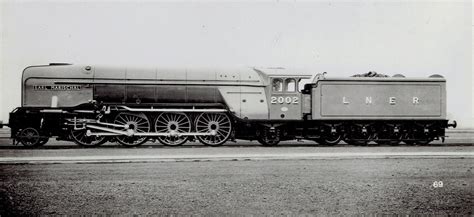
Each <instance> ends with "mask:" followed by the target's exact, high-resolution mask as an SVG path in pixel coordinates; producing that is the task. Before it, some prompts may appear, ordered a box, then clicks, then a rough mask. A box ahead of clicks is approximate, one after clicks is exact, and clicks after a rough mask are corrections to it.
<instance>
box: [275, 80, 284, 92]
mask: <svg viewBox="0 0 474 217" xmlns="http://www.w3.org/2000/svg"><path fill="white" fill-rule="evenodd" d="M272 90H273V91H275V92H281V91H282V90H283V81H282V80H281V79H279V78H275V79H273V82H272Z"/></svg>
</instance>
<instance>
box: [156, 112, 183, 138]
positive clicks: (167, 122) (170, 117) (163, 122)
mask: <svg viewBox="0 0 474 217" xmlns="http://www.w3.org/2000/svg"><path fill="white" fill-rule="evenodd" d="M155 132H157V133H170V135H169V136H160V137H158V141H160V142H161V143H162V144H163V145H169V146H177V145H182V144H184V143H185V142H186V141H187V140H188V137H187V136H180V135H179V133H189V132H191V120H190V119H189V117H188V116H187V115H186V114H184V113H162V114H160V115H159V116H158V117H157V118H156V121H155Z"/></svg>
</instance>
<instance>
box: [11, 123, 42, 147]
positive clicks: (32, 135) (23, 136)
mask: <svg viewBox="0 0 474 217" xmlns="http://www.w3.org/2000/svg"><path fill="white" fill-rule="evenodd" d="M17 139H18V140H19V141H20V142H21V144H22V145H23V146H25V147H37V146H40V145H41V137H40V134H39V132H38V130H37V129H35V128H33V127H28V128H25V129H23V130H21V131H20V134H19V136H18V137H17Z"/></svg>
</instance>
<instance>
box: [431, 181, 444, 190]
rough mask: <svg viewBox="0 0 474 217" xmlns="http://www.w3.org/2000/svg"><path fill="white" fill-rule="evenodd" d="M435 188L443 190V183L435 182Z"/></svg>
mask: <svg viewBox="0 0 474 217" xmlns="http://www.w3.org/2000/svg"><path fill="white" fill-rule="evenodd" d="M433 187H434V188H442V187H443V181H434V182H433Z"/></svg>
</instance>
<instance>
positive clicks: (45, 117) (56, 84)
mask: <svg viewBox="0 0 474 217" xmlns="http://www.w3.org/2000/svg"><path fill="white" fill-rule="evenodd" d="M281 71H283V70H282V69H278V68H272V69H265V70H262V69H256V68H243V69H192V70H191V69H167V68H148V69H146V68H112V67H100V66H97V67H95V66H75V65H69V64H54V65H45V66H32V67H28V68H26V69H25V70H24V72H23V78H22V106H21V107H18V108H16V109H15V110H14V111H13V112H11V113H10V120H9V126H10V128H11V137H12V138H13V139H15V140H16V141H19V142H21V143H22V144H23V145H25V146H40V145H43V144H45V143H46V142H47V141H48V139H49V138H50V137H57V138H58V139H62V140H72V141H74V142H76V143H77V144H79V145H83V146H97V145H100V144H103V143H105V142H107V141H117V142H119V143H121V144H122V145H125V146H137V145H140V144H143V143H144V142H146V141H148V140H150V139H152V140H157V141H159V142H161V143H163V144H165V145H181V144H183V143H185V142H186V141H187V140H190V139H191V140H194V139H197V140H199V141H200V142H202V143H203V144H206V145H211V146H216V145H221V144H223V143H225V142H226V141H227V140H229V139H231V140H235V139H247V140H258V141H259V142H260V143H262V144H264V145H276V144H277V143H278V142H280V141H282V140H293V139H309V140H314V141H316V142H318V143H320V144H327V145H334V144H337V143H339V142H340V141H341V140H344V141H346V142H348V143H353V144H361V145H362V144H367V143H369V142H371V141H375V142H377V143H390V144H398V143H400V142H405V143H407V144H414V143H429V142H431V141H432V140H434V139H439V138H443V137H444V131H445V129H446V128H447V127H449V126H454V127H455V124H448V120H447V119H446V81H445V79H443V78H442V77H440V76H435V77H432V78H424V79H409V78H400V77H392V78H385V77H383V78H372V77H370V78H367V77H351V78H326V77H325V76H324V75H323V74H318V75H316V76H311V75H298V74H289V73H282V72H281ZM310 79H312V80H310ZM303 80H306V81H309V82H306V84H305V85H303V84H304V83H303Z"/></svg>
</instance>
